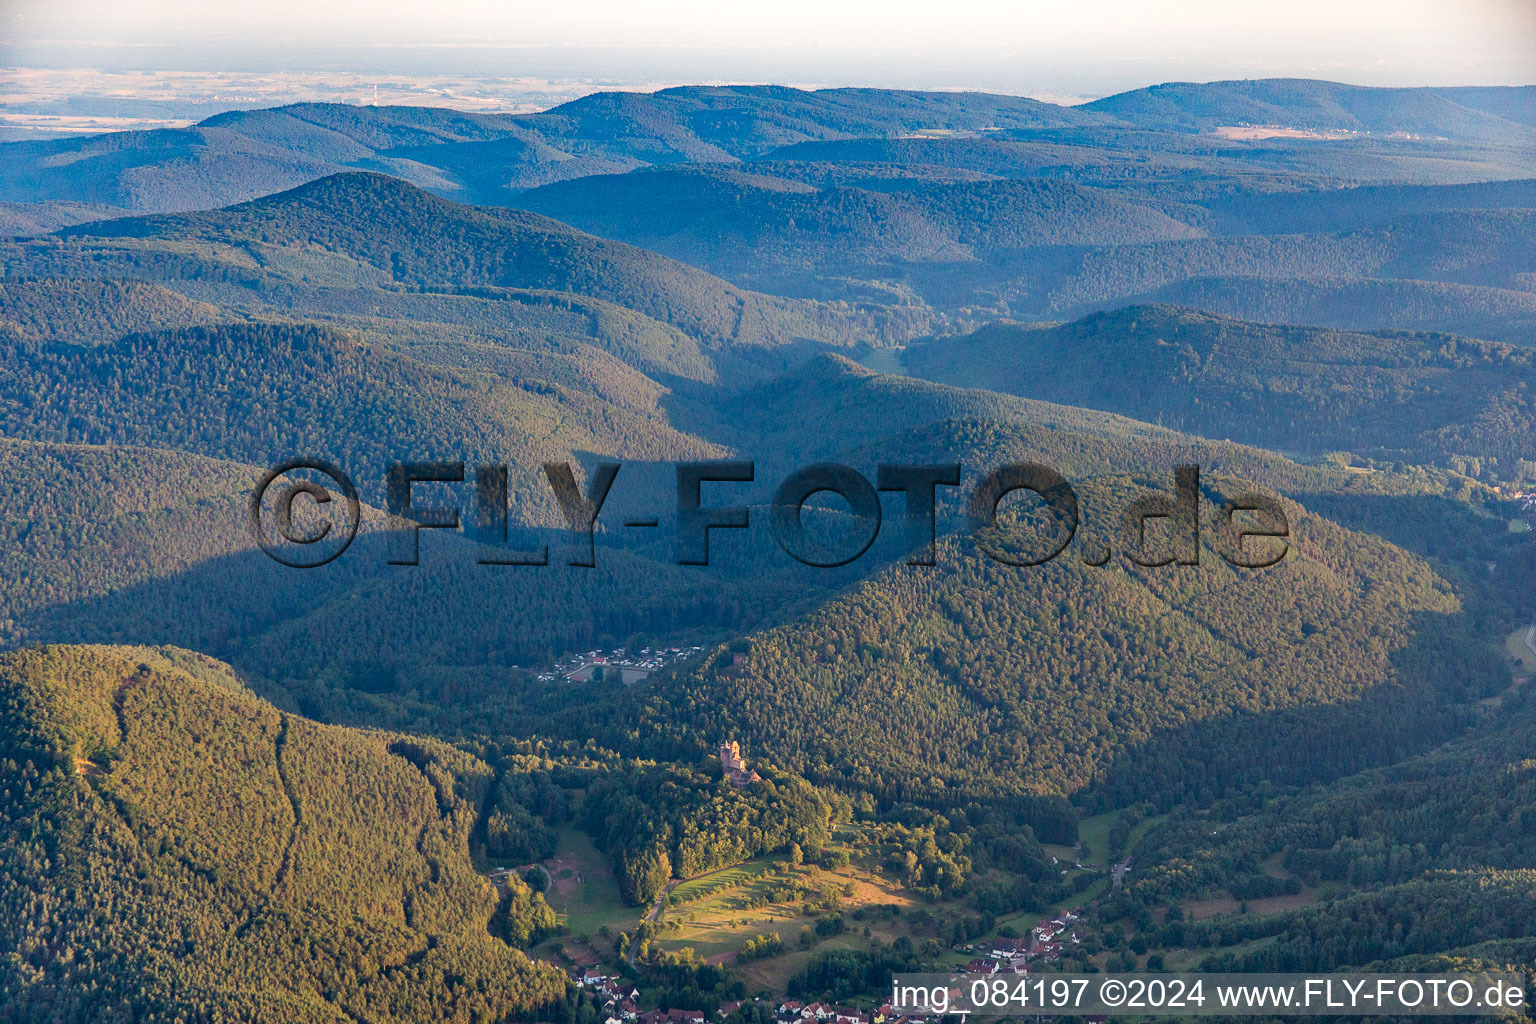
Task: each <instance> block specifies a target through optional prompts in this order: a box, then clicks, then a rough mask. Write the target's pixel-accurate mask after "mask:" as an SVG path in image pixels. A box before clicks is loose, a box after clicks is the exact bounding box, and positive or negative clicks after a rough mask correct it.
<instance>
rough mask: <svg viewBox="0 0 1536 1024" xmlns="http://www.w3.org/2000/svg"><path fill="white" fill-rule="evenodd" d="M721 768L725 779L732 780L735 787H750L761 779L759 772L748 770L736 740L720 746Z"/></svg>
mask: <svg viewBox="0 0 1536 1024" xmlns="http://www.w3.org/2000/svg"><path fill="white" fill-rule="evenodd" d="M720 768H721V770H722V771H724V772H725V777H726V778H727V779H730V780H731V785H733V786H748V785H751V784H752V783H754V782H756V781H757V780H758V779H759V778H760V776H759V775H758V774H757V772H755V771H753V770H752V769H750V768H748V767H747V762H745V761H743V760H742V759H741V744H739V743H737V742H736V741H735V740H731V742H729V743H722V744H720Z"/></svg>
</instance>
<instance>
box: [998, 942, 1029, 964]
mask: <svg viewBox="0 0 1536 1024" xmlns="http://www.w3.org/2000/svg"><path fill="white" fill-rule="evenodd" d="M1028 953H1029V940H1028V939H1004V938H1001V937H999V938H996V939H993V940H992V956H993V957H995V958H997V959H998V960H1012V959H1013V958H1015V957H1020V956H1026V955H1027V954H1028Z"/></svg>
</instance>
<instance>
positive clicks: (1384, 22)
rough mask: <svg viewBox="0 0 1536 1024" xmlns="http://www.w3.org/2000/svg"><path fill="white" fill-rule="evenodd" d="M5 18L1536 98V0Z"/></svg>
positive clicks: (277, 53)
mask: <svg viewBox="0 0 1536 1024" xmlns="http://www.w3.org/2000/svg"><path fill="white" fill-rule="evenodd" d="M0 9H3V10H4V12H5V17H4V22H3V28H0V60H3V61H4V62H5V63H10V64H13V65H15V64H29V65H34V64H36V65H51V66H69V65H71V62H73V66H88V65H82V64H81V61H83V60H85V61H88V60H90V59H91V54H93V53H94V54H98V55H99V56H98V57H97V58H96V60H97V61H99V62H101V63H108V62H115V63H116V64H118V65H121V66H151V65H156V64H158V65H159V66H179V65H186V66H195V67H199V68H206V67H208V66H209V65H210V64H213V63H216V62H217V61H219V60H225V61H234V60H239V61H243V62H245V63H246V64H247V65H251V64H253V63H254V64H260V62H261V61H263V60H271V61H274V62H278V63H280V64H282V65H284V66H289V67H292V66H297V65H304V66H306V67H318V66H320V65H324V64H326V63H331V64H334V65H336V66H338V67H340V66H348V67H351V68H356V69H373V70H387V69H390V68H393V67H404V66H405V65H409V66H410V67H412V68H416V69H431V70H435V71H438V72H445V71H450V70H460V71H469V70H472V68H471V65H473V66H474V68H482V67H484V68H492V69H494V68H496V67H515V68H517V69H518V70H520V71H531V72H532V73H549V71H550V67H552V66H554V65H560V66H561V67H562V68H565V67H569V68H572V69H575V70H576V71H578V72H579V71H580V70H581V69H582V68H583V67H584V66H590V67H591V68H592V69H593V71H592V76H593V77H604V76H606V77H610V78H619V79H622V78H625V77H637V78H638V79H641V80H675V79H679V78H683V79H687V78H694V79H698V80H706V79H722V78H723V79H732V80H764V79H776V80H781V81H789V80H800V81H805V80H807V79H809V80H812V81H819V82H825V83H828V84H837V83H844V82H849V81H862V82H866V83H867V84H878V85H902V84H922V85H929V86H939V85H948V86H952V87H973V88H976V87H981V88H1006V87H1008V85H1009V83H1010V82H1012V83H1014V84H1015V85H1017V86H1020V87H1022V86H1024V85H1026V84H1028V85H1032V86H1033V87H1034V88H1035V89H1036V90H1037V91H1038V90H1049V89H1050V88H1052V87H1053V85H1054V87H1059V88H1060V89H1062V90H1064V91H1068V92H1070V91H1077V92H1083V91H1088V92H1107V91H1112V90H1113V89H1116V88H1125V87H1129V86H1131V85H1137V84H1148V83H1150V82H1153V81H1157V80H1161V79H1166V78H1170V77H1181V78H1192V79H1203V78H1219V77H1261V76H1266V75H1298V76H1311V77H1328V78H1335V79H1340V80H1346V81H1356V82H1361V83H1363V84H1402V85H1412V84H1448V83H1452V82H1456V83H1467V84H1515V83H1536V0H1283V2H1276V0H1257V2H1254V0H1176V2H1166V3H1158V2H1153V0H1130V2H1128V0H1050V2H1037V0H1012V2H1006V3H998V2H992V0H884V2H880V3H871V2H848V0H771V2H755V3H741V2H734V3H733V2H731V0H710V2H703V0H661V2H652V3H644V2H627V0H547V2H539V3H526V2H521V0H518V2H493V0H435V2H429V0H335V2H326V0H240V2H237V3H230V2H223V0H0ZM1180 69H1183V73H1182V74H1180V73H1179V71H1180ZM690 72H691V73H690ZM1093 83H1099V85H1098V86H1097V87H1095V86H1094V84H1093Z"/></svg>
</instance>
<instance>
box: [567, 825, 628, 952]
mask: <svg viewBox="0 0 1536 1024" xmlns="http://www.w3.org/2000/svg"><path fill="white" fill-rule="evenodd" d="M557 834H558V835H559V845H558V847H557V848H556V852H555V856H553V857H551V858H550V859H549V860H547V861H545V862H544V866H545V867H546V868H548V869H549V872H550V874H551V875H552V876H553V877H554V879H555V886H554V888H553V889H552V890H550V891H549V892H548V893H545V899H547V900H548V901H549V905H550V906H552V907H554V908H555V910H556V911H558V912H559V913H560V914H561V916H562V918H563V920H564V923H565V926H566V928H567V929H569V931H570V933H571V935H572V936H583V935H589V936H590V935H596V934H597V933H598V931H599V929H601V928H602V927H603V926H604V925H607V926H608V929H609V930H610V931H611V932H612V933H613V934H615V935H617V934H618V933H619V932H620V931H630V932H633V931H634V929H635V925H636V924H637V923H638V922H639V920H640V915H641V913H643V911H642V909H641V908H638V907H629V906H625V905H624V900H623V899H622V898H620V896H619V883H618V880H617V879H616V878H614V877H613V867H612V865H610V864H609V862H608V858H607V857H604V856H603V855H602V853H601V852H600V851H599V850H598V849H597V847H596V846H594V845H592V839H591V838H590V837H589V836H588V835H587V834H586V833H585V832H581V831H578V830H577V829H574V828H571V827H570V826H565V827H562V828H560V829H558V830H557Z"/></svg>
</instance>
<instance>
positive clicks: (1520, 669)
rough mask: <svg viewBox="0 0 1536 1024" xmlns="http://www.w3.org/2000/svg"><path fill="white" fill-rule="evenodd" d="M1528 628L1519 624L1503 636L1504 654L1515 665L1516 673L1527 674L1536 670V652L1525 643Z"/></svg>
mask: <svg viewBox="0 0 1536 1024" xmlns="http://www.w3.org/2000/svg"><path fill="white" fill-rule="evenodd" d="M1530 628H1531V627H1530V626H1521V627H1520V628H1519V629H1517V630H1515V631H1514V632H1513V633H1511V634H1509V636H1507V637H1505V638H1504V654H1505V656H1506V657H1508V658H1509V663H1510V664H1511V665H1513V666H1515V668H1516V673H1515V674H1516V675H1527V676H1528V675H1531V674H1532V672H1536V652H1533V651H1532V650H1531V649H1530V648H1529V647H1527V646H1526V645H1525V636H1526V633H1528V632H1529V631H1530Z"/></svg>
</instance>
